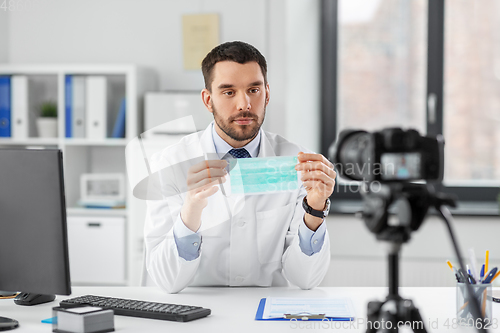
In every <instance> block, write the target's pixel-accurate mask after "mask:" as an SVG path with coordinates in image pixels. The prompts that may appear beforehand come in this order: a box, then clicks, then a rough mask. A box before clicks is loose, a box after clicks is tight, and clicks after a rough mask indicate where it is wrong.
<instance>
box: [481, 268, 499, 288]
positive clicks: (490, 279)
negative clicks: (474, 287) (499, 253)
mask: <svg viewBox="0 0 500 333" xmlns="http://www.w3.org/2000/svg"><path fill="white" fill-rule="evenodd" d="M497 270H498V269H497V268H496V267H493V268H492V269H491V271H490V274H488V276H487V277H485V278H484V280H483V284H488V283H491V281H492V280H493V277H494V276H495V274H496V273H497Z"/></svg>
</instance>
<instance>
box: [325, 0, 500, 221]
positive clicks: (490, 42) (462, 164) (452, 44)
mask: <svg viewBox="0 0 500 333" xmlns="http://www.w3.org/2000/svg"><path fill="white" fill-rule="evenodd" d="M321 4H322V5H321V6H322V8H321V15H322V22H321V33H322V35H321V47H322V50H321V55H322V59H321V66H322V78H321V80H322V81H321V89H322V93H321V105H322V122H321V124H322V134H321V138H322V139H321V144H322V146H321V149H322V153H323V154H325V155H328V148H329V147H330V144H331V143H332V142H334V141H335V139H336V137H337V134H338V133H339V131H341V130H342V129H344V128H358V129H359V128H362V129H367V130H370V131H371V130H376V129H380V128H382V127H387V126H394V125H395V126H398V127H403V128H405V127H413V128H416V129H417V130H419V131H420V132H421V134H428V135H439V134H443V135H444V137H445V141H446V144H445V179H444V182H443V185H438V189H439V190H441V191H443V192H448V193H450V192H451V193H454V194H456V195H457V196H458V198H459V200H460V201H462V202H468V201H471V202H487V205H489V206H488V207H489V208H488V211H489V212H491V214H498V204H497V203H496V200H497V199H496V198H497V195H498V193H499V187H498V186H499V185H500V46H499V45H500V2H498V1H496V0H484V1H477V0H460V1H457V0H411V1H409V0H371V1H362V0H322V2H321ZM351 185H352V184H345V185H339V186H338V190H336V192H337V193H334V197H335V199H336V200H339V199H355V200H359V198H360V197H359V195H358V194H357V193H356V194H354V195H353V193H352V190H351V189H349V190H346V188H347V186H351ZM461 206H462V207H464V206H465V205H463V204H462V205H461ZM472 210H473V209H472ZM482 210H483V209H481V210H480V211H482ZM480 211H477V213H479V212H480ZM472 214H474V212H472Z"/></svg>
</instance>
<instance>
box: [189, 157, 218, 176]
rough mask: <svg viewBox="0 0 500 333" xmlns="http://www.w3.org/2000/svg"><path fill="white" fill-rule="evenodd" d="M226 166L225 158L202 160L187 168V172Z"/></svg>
mask: <svg viewBox="0 0 500 333" xmlns="http://www.w3.org/2000/svg"><path fill="white" fill-rule="evenodd" d="M226 166H227V161H226V160H204V161H201V162H200V163H197V164H195V165H193V166H192V167H191V168H189V172H191V173H193V174H195V173H198V172H200V171H202V170H205V169H207V168H214V169H224V168H225V167H226Z"/></svg>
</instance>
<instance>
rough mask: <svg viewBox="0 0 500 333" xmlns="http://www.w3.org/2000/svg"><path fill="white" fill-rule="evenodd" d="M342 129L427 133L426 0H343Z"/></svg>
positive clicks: (339, 118) (340, 17) (340, 33)
mask: <svg viewBox="0 0 500 333" xmlns="http://www.w3.org/2000/svg"><path fill="white" fill-rule="evenodd" d="M338 5H339V15H338V38H339V43H338V57H339V58H338V94H339V97H338V104H337V121H338V126H337V130H338V131H341V130H342V129H344V128H362V129H366V130H370V131H371V130H380V129H382V128H384V127H389V126H398V127H405V128H408V127H412V128H415V129H417V130H418V131H419V132H421V133H425V95H426V90H425V88H426V85H425V83H426V82H425V75H426V46H427V37H426V33H427V28H426V18H427V16H426V13H427V2H426V1H425V0H413V1H406V0H371V1H363V0H362V1H359V0H356V1H353V0H340V1H339V3H338Z"/></svg>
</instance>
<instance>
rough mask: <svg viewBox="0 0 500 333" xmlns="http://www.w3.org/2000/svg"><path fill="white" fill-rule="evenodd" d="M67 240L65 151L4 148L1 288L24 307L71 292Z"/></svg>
mask: <svg viewBox="0 0 500 333" xmlns="http://www.w3.org/2000/svg"><path fill="white" fill-rule="evenodd" d="M67 239H68V238H67V230H66V204H65V197H64V180H63V163H62V152H61V151H60V150H57V149H43V150H35V149H31V150H30V149H0V290H8V291H21V292H22V293H21V294H20V295H18V297H17V298H16V303H17V304H22V305H31V304H39V303H42V302H47V301H52V300H54V299H55V294H58V295H70V294H71V282H70V275H69V259H68V258H69V257H68V241H67ZM29 301H32V303H30V302H29ZM0 316H1V313H0ZM16 324H17V323H16V321H15V320H10V319H9V318H3V317H2V318H0V327H1V328H2V330H5V329H6V328H7V327H10V328H15V326H16Z"/></svg>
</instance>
